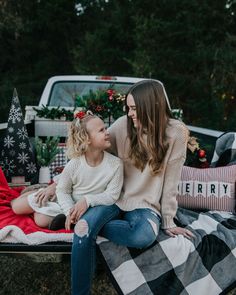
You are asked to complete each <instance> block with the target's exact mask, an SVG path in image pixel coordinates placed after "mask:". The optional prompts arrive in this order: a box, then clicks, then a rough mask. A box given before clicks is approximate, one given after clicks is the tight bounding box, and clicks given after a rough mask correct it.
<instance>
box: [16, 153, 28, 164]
mask: <svg viewBox="0 0 236 295" xmlns="http://www.w3.org/2000/svg"><path fill="white" fill-rule="evenodd" d="M17 159H18V160H19V163H22V164H25V163H26V162H28V160H29V155H28V154H27V153H24V152H22V153H21V154H20V153H19V154H18V157H17Z"/></svg>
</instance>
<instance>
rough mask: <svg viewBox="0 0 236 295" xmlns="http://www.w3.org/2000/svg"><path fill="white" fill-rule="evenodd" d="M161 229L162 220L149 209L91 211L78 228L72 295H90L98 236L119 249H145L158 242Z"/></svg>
mask: <svg viewBox="0 0 236 295" xmlns="http://www.w3.org/2000/svg"><path fill="white" fill-rule="evenodd" d="M118 218H119V219H118ZM120 218H121V219H120ZM159 227H160V217H159V215H158V214H156V213H155V212H153V211H152V210H150V209H136V210H133V211H129V212H124V211H121V210H120V209H119V208H118V207H117V206H116V205H112V206H96V207H93V208H89V209H88V211H87V212H86V213H85V214H84V215H83V216H82V217H81V219H80V220H79V222H78V223H77V224H76V226H75V234H74V239H73V245H72V255H71V265H72V294H73V295H89V294H90V287H91V283H92V278H93V275H94V271H95V264H96V238H97V235H98V233H99V235H102V236H104V237H105V238H107V239H109V240H110V241H112V242H114V243H117V244H119V245H124V246H127V247H134V248H145V247H148V246H150V245H151V244H152V243H153V242H154V241H155V240H156V237H157V235H158V232H159Z"/></svg>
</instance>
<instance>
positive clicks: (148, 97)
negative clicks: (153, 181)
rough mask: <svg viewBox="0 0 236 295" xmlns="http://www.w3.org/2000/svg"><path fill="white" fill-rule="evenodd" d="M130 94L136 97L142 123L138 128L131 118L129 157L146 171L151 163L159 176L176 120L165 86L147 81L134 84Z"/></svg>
mask: <svg viewBox="0 0 236 295" xmlns="http://www.w3.org/2000/svg"><path fill="white" fill-rule="evenodd" d="M128 94H131V95H132V96H133V98H134V102H135V106H136V112H137V120H138V122H139V125H138V127H137V128H135V127H134V124H133V122H132V119H131V118H129V117H128V125H127V131H128V137H129V139H130V150H129V157H130V158H131V159H132V161H133V162H134V165H135V166H136V167H137V168H138V169H140V170H141V171H143V170H144V168H145V166H146V165H147V164H148V165H149V166H150V168H151V171H152V174H154V175H156V174H157V173H159V172H160V171H161V170H162V167H163V162H164V158H165V155H166V152H167V149H168V143H167V140H166V128H167V125H168V122H169V118H170V117H172V115H171V111H170V109H169V107H168V104H167V98H166V95H165V91H164V87H163V85H162V84H161V83H159V82H158V81H156V80H144V81H141V82H138V83H136V84H134V85H133V86H132V87H131V88H130V90H129V92H128ZM128 94H127V96H128ZM126 98H127V97H126ZM126 111H127V114H128V109H127V110H126Z"/></svg>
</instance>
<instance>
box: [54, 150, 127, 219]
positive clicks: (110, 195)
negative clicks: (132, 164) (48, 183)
mask: <svg viewBox="0 0 236 295" xmlns="http://www.w3.org/2000/svg"><path fill="white" fill-rule="evenodd" d="M122 185H123V164H122V161H121V160H120V159H119V158H117V157H115V156H113V155H111V154H109V153H107V152H104V157H103V160H102V162H101V163H100V164H99V165H98V166H96V167H91V166H89V165H88V164H87V161H86V158H85V156H81V157H79V158H74V159H71V160H70V161H69V162H68V163H67V164H66V166H65V168H64V170H63V172H62V173H61V175H60V178H59V180H58V184H57V188H56V195H57V199H58V203H59V205H60V206H61V208H62V210H63V212H64V213H65V215H68V214H69V212H70V209H71V208H72V207H73V205H74V204H75V203H76V202H77V201H78V200H79V199H80V198H81V197H84V198H85V199H86V202H87V204H88V206H91V207H94V206H97V205H112V204H114V203H115V202H116V200H117V199H118V198H119V196H120V192H121V188H122Z"/></svg>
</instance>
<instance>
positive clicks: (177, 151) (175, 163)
mask: <svg viewBox="0 0 236 295" xmlns="http://www.w3.org/2000/svg"><path fill="white" fill-rule="evenodd" d="M178 131H179V132H178V134H176V138H175V141H174V143H173V148H172V152H171V155H170V157H169V161H168V163H167V166H166V171H165V177H164V184H163V190H162V199H161V215H162V228H163V229H167V228H172V227H176V225H175V223H174V220H173V219H174V217H175V215H176V211H177V199H176V197H177V193H178V184H179V181H180V178H181V170H182V167H183V165H184V161H185V158H186V149H187V140H188V130H187V128H186V127H185V126H184V124H181V125H180V128H179V130H178Z"/></svg>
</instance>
